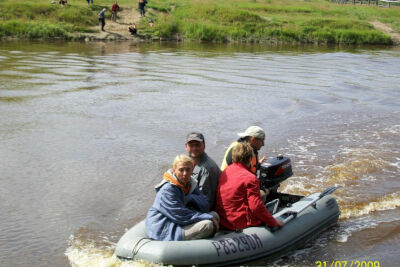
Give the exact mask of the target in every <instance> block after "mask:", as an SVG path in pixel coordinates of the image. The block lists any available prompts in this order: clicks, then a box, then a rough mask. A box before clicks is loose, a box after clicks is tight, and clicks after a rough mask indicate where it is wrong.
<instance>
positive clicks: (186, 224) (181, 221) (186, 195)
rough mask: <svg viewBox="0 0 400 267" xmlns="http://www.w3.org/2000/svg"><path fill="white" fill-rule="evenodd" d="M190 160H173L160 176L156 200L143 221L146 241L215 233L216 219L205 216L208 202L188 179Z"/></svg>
mask: <svg viewBox="0 0 400 267" xmlns="http://www.w3.org/2000/svg"><path fill="white" fill-rule="evenodd" d="M193 167H194V166H193V160H192V159H191V158H190V157H188V156H186V155H178V156H176V157H175V160H174V163H173V166H172V169H170V170H168V171H167V172H165V173H164V176H163V180H162V182H161V183H160V184H158V185H157V186H156V191H157V194H156V198H155V200H154V203H153V205H152V207H151V208H150V209H149V211H148V213H147V217H146V232H147V236H148V237H149V238H152V239H155V240H162V241H172V240H174V241H178V240H192V239H201V238H207V237H211V236H213V235H214V233H215V232H216V231H218V229H219V216H218V214H217V213H215V212H210V213H206V211H207V210H208V202H207V198H206V196H204V195H203V194H202V193H201V192H200V190H199V189H198V186H197V181H196V180H195V179H191V174H192V172H193Z"/></svg>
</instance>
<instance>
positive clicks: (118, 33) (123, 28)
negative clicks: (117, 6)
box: [78, 8, 140, 41]
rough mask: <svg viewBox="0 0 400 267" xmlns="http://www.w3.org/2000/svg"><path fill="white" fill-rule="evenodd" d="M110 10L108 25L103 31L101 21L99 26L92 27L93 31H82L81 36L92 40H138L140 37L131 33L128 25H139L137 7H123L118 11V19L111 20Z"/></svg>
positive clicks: (107, 16) (107, 13)
mask: <svg viewBox="0 0 400 267" xmlns="http://www.w3.org/2000/svg"><path fill="white" fill-rule="evenodd" d="M110 13H111V12H110V11H109V10H108V11H107V12H106V26H105V27H104V30H105V31H104V32H103V31H101V27H100V23H99V25H98V26H95V27H92V29H93V31H94V32H92V33H81V34H79V35H78V36H79V38H83V39H85V40H87V41H91V40H136V41H139V40H140V38H139V37H137V36H133V35H131V34H130V32H129V30H128V27H129V25H131V24H132V23H135V24H136V25H138V22H139V20H140V14H139V12H138V11H137V10H136V9H135V8H123V9H122V10H121V11H120V12H118V18H117V21H116V22H114V21H111V19H110V16H111V15H110Z"/></svg>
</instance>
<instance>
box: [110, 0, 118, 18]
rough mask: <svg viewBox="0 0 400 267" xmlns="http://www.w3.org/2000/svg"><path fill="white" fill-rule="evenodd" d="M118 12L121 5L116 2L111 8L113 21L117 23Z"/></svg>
mask: <svg viewBox="0 0 400 267" xmlns="http://www.w3.org/2000/svg"><path fill="white" fill-rule="evenodd" d="M118 11H119V5H118V3H117V1H115V2H114V4H113V5H112V7H111V20H112V21H117V14H118Z"/></svg>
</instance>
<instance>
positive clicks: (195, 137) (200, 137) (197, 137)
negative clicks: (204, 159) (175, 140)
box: [186, 132, 204, 143]
mask: <svg viewBox="0 0 400 267" xmlns="http://www.w3.org/2000/svg"><path fill="white" fill-rule="evenodd" d="M190 141H198V142H203V143H204V136H203V134H201V133H197V132H191V133H189V134H188V135H187V136H186V143H189V142H190Z"/></svg>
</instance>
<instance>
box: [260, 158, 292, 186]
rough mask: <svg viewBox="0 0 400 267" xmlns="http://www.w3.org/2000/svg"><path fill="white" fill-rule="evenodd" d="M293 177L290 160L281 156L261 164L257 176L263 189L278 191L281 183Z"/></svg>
mask: <svg viewBox="0 0 400 267" xmlns="http://www.w3.org/2000/svg"><path fill="white" fill-rule="evenodd" d="M292 175H293V171H292V164H291V161H290V158H288V157H284V156H282V155H279V156H277V157H273V158H269V159H268V160H267V161H266V162H264V163H261V164H260V169H259V171H258V175H257V176H258V179H259V180H260V186H261V188H262V189H268V190H270V191H276V190H277V189H278V187H279V185H280V183H281V182H283V181H285V180H286V179H288V178H289V177H290V176H292Z"/></svg>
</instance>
